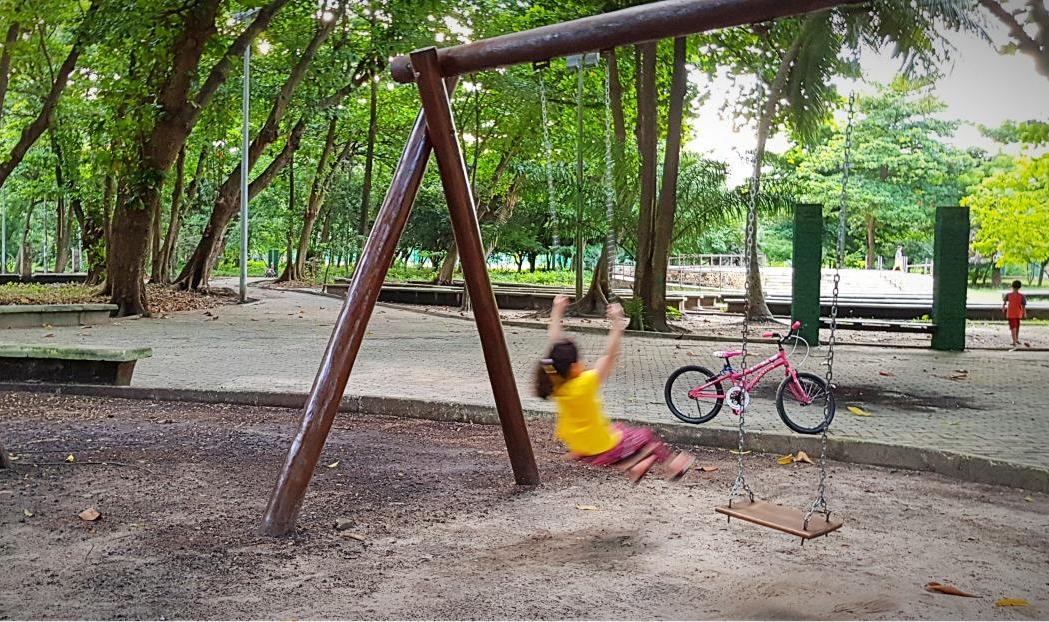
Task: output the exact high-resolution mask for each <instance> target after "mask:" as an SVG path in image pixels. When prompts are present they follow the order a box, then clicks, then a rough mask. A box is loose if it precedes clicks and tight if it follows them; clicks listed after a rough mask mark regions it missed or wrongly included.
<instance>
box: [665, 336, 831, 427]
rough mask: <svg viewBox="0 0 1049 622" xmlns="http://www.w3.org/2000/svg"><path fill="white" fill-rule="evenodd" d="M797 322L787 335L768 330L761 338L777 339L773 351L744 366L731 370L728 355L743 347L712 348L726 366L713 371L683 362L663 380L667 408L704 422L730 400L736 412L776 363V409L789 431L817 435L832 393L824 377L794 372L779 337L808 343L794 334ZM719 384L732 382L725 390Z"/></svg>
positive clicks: (687, 420) (824, 423) (827, 418)
mask: <svg viewBox="0 0 1049 622" xmlns="http://www.w3.org/2000/svg"><path fill="white" fill-rule="evenodd" d="M800 327H801V322H794V323H793V324H792V325H791V327H790V330H789V331H788V332H787V334H786V335H780V334H779V333H773V332H767V333H764V336H765V337H774V338H776V348H777V350H778V351H777V352H776V354H775V355H773V356H770V357H769V358H767V359H765V360H764V361H762V362H760V363H758V364H757V365H754V366H753V367H749V368H747V369H735V368H734V367H732V360H731V359H733V358H735V357H737V356H742V355H743V352H741V351H722V352H714V356H716V357H718V358H723V359H725V366H724V367H723V368H722V370H721V372H720V373H717V374H715V373H714V372H712V371H710V370H709V369H707V368H706V367H702V366H700V365H686V366H685V367H682V368H680V369H678V370H676V371H675V372H674V373H672V374H670V378H668V379H667V384H666V388H665V389H664V397H665V398H666V401H667V406H669V407H670V412H672V413H674V416H675V417H677V418H678V419H680V420H682V421H684V422H685V423H706V422H707V421H710V420H711V419H713V418H714V417H716V416H717V414H718V413H719V412H721V407H722V406H723V405H724V404H725V402H728V404H729V408H731V409H732V410H733V411H734V412H735V413H736V414H737V415H738V414H739V412H740V411H741V410H743V409H745V408H746V407H747V406H749V405H750V394H751V391H752V390H753V389H754V387H755V386H757V384H758V383H759V382H761V379H762V378H764V377H765V375H766V374H768V373H769V372H771V371H772V370H774V369H778V368H780V367H782V368H784V371H785V372H786V377H785V378H784V379H783V382H781V383H780V385H779V388H778V389H777V390H776V410H778V411H779V416H780V418H781V419H783V423H786V424H787V427H789V428H790V429H791V430H794V431H795V432H798V433H799V434H820V433H822V432H823V430H825V429H826V428H827V426H829V425H830V422H831V420H833V419H834V395H833V394H832V393H831V392H830V391H828V390H827V382H826V381H825V380H824V379H823V378H820V377H819V376H817V375H815V374H809V373H805V372H798V371H795V369H794V368H793V367H792V366H791V364H790V359H789V358H788V357H787V352H786V350H784V348H783V342H784V341H786V340H787V339H795V340H798V341H799V342H800V343H804V344H805V345H806V346H808V343H807V342H806V341H805V340H804V339H802V338H801V337H800V336H798V335H797V330H798V328H800ZM722 383H729V384H731V385H732V386H731V387H730V388H729V390H728V391H725V390H724V388H723V386H722Z"/></svg>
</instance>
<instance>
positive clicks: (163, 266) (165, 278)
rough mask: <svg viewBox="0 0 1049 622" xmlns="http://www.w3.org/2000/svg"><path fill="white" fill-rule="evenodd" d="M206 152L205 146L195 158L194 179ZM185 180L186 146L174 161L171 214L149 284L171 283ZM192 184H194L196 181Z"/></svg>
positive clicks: (197, 174) (157, 225)
mask: <svg viewBox="0 0 1049 622" xmlns="http://www.w3.org/2000/svg"><path fill="white" fill-rule="evenodd" d="M207 152H208V151H207V147H206V146H204V147H201V149H200V155H199V156H198V157H197V173H196V174H195V175H194V177H199V175H200V170H201V166H202V165H203V164H204V157H205V155H206V154H207ZM185 180H186V146H185V145H182V149H179V152H178V158H177V159H176V160H175V185H174V187H173V188H172V189H171V209H170V210H169V211H170V212H171V213H170V215H169V216H168V230H167V233H166V234H165V235H164V241H163V243H162V244H161V245H160V252H159V253H158V254H157V255H155V257H154V260H153V262H154V266H153V274H152V275H150V277H149V280H150V282H155V283H170V282H171V259H172V256H173V255H174V252H175V244H176V243H177V242H178V232H179V228H180V227H181V226H182V203H183V199H182V195H183V192H182V190H183V184H184V183H185ZM192 183H196V179H194V181H193V182H192ZM191 185H192V184H191ZM193 190H195V188H191V193H190V196H193V194H192V192H193ZM156 228H157V233H158V235H159V229H160V223H157V224H156Z"/></svg>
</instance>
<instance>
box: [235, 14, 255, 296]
mask: <svg viewBox="0 0 1049 622" xmlns="http://www.w3.org/2000/svg"><path fill="white" fill-rule="evenodd" d="M258 12H259V10H258V9H252V10H250V11H243V12H241V13H235V14H234V15H233V19H234V20H236V21H237V22H241V23H243V22H246V21H248V20H249V19H251V18H253V17H255V14H256V13H258ZM241 99H242V102H241V116H242V117H243V125H242V126H241V130H240V132H241V143H240V301H241V302H247V300H248V169H249V168H250V163H249V159H250V158H249V156H248V150H249V149H250V148H251V125H250V121H251V118H250V113H251V42H248V45H247V47H245V48H244V92H243V94H242V96H241Z"/></svg>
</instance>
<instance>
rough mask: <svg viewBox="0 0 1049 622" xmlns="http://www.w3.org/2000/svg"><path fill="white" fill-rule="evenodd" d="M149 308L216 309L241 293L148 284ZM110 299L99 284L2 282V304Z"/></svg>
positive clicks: (159, 310)
mask: <svg viewBox="0 0 1049 622" xmlns="http://www.w3.org/2000/svg"><path fill="white" fill-rule="evenodd" d="M146 296H147V298H148V299H149V309H150V311H151V312H152V313H153V314H154V315H163V314H165V313H174V312H176V311H198V310H202V309H213V308H215V307H217V306H220V305H226V304H233V303H235V302H237V294H236V292H234V291H233V290H230V289H227V288H214V289H210V290H201V291H188V292H186V291H179V290H176V289H172V288H171V287H168V286H167V285H159V284H152V283H147V284H146ZM106 302H109V297H108V296H105V295H104V294H102V290H101V289H100V288H99V287H95V286H89V285H78V284H69V283H62V284H53V285H52V284H43V285H41V284H23V283H7V284H4V285H0V304H15V305H53V304H92V303H106Z"/></svg>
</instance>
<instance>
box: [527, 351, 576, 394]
mask: <svg viewBox="0 0 1049 622" xmlns="http://www.w3.org/2000/svg"><path fill="white" fill-rule="evenodd" d="M578 360H579V349H578V348H576V345H575V342H573V341H569V340H568V339H564V340H562V341H558V342H557V343H555V344H554V345H553V346H552V347H551V348H550V353H549V354H548V355H547V357H546V358H545V359H542V360H541V361H539V365H538V366H536V371H535V394H536V395H537V396H539V397H541V398H543V399H544V400H545V399H546V398H548V397H550V395H551V394H552V393H553V392H554V389H555V388H557V386H558V385H560V384H561V383H562V382H564V381H565V380H568V374H569V372H570V371H571V369H572V364H573V363H575V362H576V361H578Z"/></svg>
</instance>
